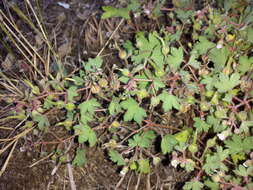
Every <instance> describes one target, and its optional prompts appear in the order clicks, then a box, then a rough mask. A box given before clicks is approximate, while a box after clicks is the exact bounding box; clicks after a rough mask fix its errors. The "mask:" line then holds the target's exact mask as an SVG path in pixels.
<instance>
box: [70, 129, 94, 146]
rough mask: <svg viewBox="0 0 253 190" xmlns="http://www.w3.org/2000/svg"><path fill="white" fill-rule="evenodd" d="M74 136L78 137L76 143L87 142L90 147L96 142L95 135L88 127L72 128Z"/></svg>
mask: <svg viewBox="0 0 253 190" xmlns="http://www.w3.org/2000/svg"><path fill="white" fill-rule="evenodd" d="M74 130H75V134H76V135H78V142H79V143H84V142H86V141H88V142H89V145H90V147H92V146H94V145H95V144H96V142H97V136H96V133H95V132H94V131H93V130H92V129H91V128H90V127H89V126H88V125H76V126H74Z"/></svg>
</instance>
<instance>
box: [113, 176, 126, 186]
mask: <svg viewBox="0 0 253 190" xmlns="http://www.w3.org/2000/svg"><path fill="white" fill-rule="evenodd" d="M125 176H126V174H125V175H123V176H122V177H121V178H120V180H119V182H118V183H117V185H116V187H115V189H118V188H119V187H120V185H121V184H122V182H123V180H124V178H125Z"/></svg>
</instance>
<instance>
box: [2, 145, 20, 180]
mask: <svg viewBox="0 0 253 190" xmlns="http://www.w3.org/2000/svg"><path fill="white" fill-rule="evenodd" d="M17 143H18V140H17V141H16V142H15V143H14V145H13V147H12V149H11V151H10V153H9V155H8V157H7V159H6V161H5V162H4V165H3V167H2V169H1V171H0V177H1V176H2V174H3V173H4V171H5V170H6V168H7V165H8V163H9V161H10V158H11V156H12V153H13V151H14V149H15V148H16V145H17Z"/></svg>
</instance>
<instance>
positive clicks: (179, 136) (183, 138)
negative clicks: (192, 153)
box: [173, 129, 191, 143]
mask: <svg viewBox="0 0 253 190" xmlns="http://www.w3.org/2000/svg"><path fill="white" fill-rule="evenodd" d="M190 134H191V130H190V129H185V130H183V131H180V132H178V133H176V134H174V135H173V136H174V138H175V139H176V140H177V141H178V142H180V143H186V142H187V140H188V138H189V136H190Z"/></svg>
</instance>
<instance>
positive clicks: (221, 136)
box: [217, 133, 226, 141]
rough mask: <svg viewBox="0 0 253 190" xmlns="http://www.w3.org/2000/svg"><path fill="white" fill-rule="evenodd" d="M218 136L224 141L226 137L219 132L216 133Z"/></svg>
mask: <svg viewBox="0 0 253 190" xmlns="http://www.w3.org/2000/svg"><path fill="white" fill-rule="evenodd" d="M217 136H218V138H219V139H220V140H221V141H224V140H225V139H226V136H225V134H224V133H219V134H218V135H217Z"/></svg>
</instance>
